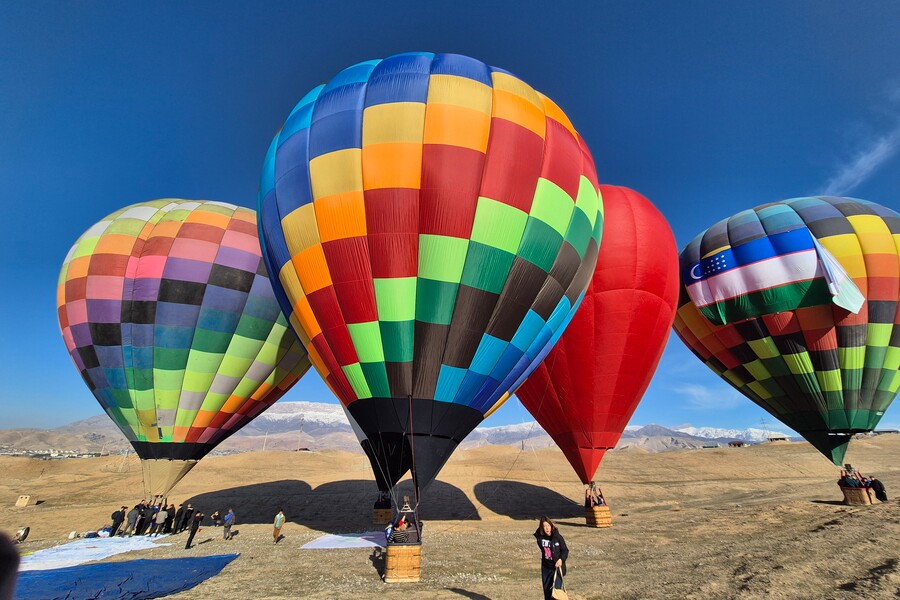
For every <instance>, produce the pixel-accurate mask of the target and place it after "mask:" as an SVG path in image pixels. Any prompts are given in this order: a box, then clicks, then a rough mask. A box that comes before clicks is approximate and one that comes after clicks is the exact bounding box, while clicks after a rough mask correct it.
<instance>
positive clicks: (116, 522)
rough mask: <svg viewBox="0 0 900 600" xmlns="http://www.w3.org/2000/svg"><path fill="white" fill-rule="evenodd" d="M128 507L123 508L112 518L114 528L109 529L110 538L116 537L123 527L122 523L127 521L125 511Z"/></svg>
mask: <svg viewBox="0 0 900 600" xmlns="http://www.w3.org/2000/svg"><path fill="white" fill-rule="evenodd" d="M127 508H128V507H127V506H122V507H120V508H119V510H117V511H116V512H114V513H113V514H112V515H111V516H112V527H110V528H109V537H115V535H116V534H117V533H118V532H119V528H120V527H121V526H122V522H123V521H125V510H126V509H127Z"/></svg>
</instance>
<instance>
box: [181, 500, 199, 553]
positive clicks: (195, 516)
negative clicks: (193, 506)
mask: <svg viewBox="0 0 900 600" xmlns="http://www.w3.org/2000/svg"><path fill="white" fill-rule="evenodd" d="M191 512H192V516H191V525H190V533H189V534H188V539H187V543H186V544H185V545H184V549H185V550H188V549H190V547H191V542H193V541H194V536H195V535H197V532H198V531H200V522H201V521H203V513H202V512H200V511H199V510H198V511H196V512H194V511H191Z"/></svg>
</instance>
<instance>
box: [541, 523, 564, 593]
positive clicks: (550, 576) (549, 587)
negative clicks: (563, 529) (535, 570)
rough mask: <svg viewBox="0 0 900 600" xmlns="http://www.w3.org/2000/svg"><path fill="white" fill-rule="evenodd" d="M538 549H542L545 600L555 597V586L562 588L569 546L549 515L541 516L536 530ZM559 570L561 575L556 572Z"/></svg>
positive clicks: (542, 578) (542, 579)
mask: <svg viewBox="0 0 900 600" xmlns="http://www.w3.org/2000/svg"><path fill="white" fill-rule="evenodd" d="M534 538H535V539H536V540H537V545H538V549H540V551H541V581H542V583H543V586H544V600H551V599H552V598H553V588H554V587H556V589H562V587H563V581H562V576H563V575H565V574H566V559H567V558H569V548H568V547H567V546H566V541H565V540H564V539H563V536H562V535H561V534H560V533H559V530H558V529H557V528H556V525H554V524H553V521H551V520H550V518H549V517H541V520H540V522H539V523H538V528H537V530H536V531H535V532H534ZM557 572H559V574H560V576H559V577H557V576H556V574H557Z"/></svg>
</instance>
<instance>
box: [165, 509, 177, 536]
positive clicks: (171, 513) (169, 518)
mask: <svg viewBox="0 0 900 600" xmlns="http://www.w3.org/2000/svg"><path fill="white" fill-rule="evenodd" d="M174 521H175V505H174V504H170V505H169V508H167V509H166V523H165V525H163V531H162V532H163V533H172V523H173V522H174Z"/></svg>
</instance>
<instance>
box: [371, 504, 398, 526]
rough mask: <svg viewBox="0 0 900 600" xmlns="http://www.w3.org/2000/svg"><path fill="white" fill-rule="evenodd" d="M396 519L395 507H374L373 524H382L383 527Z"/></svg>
mask: <svg viewBox="0 0 900 600" xmlns="http://www.w3.org/2000/svg"><path fill="white" fill-rule="evenodd" d="M393 519H394V509H393V508H373V509H372V524H373V525H381V526H382V527H387V524H388V523H390V522H391V521H392V520H393Z"/></svg>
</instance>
